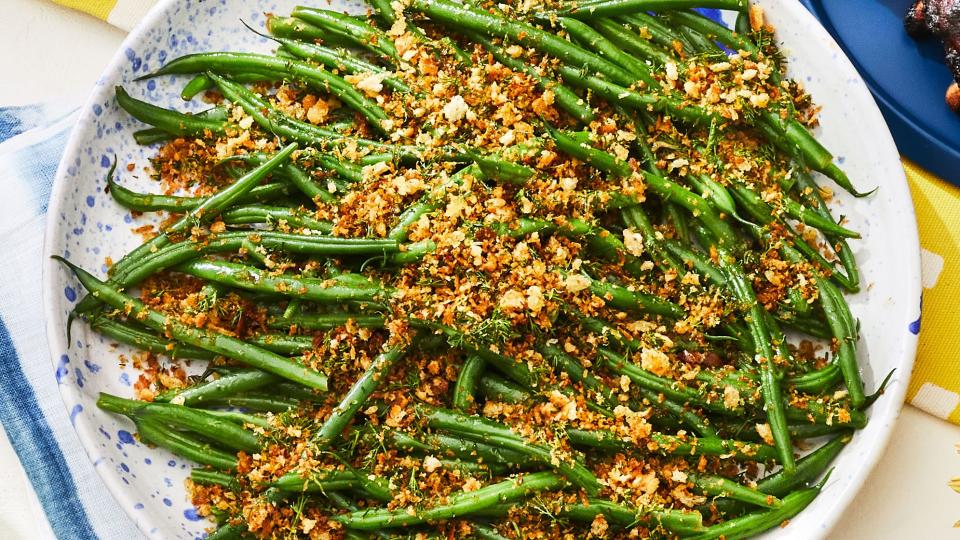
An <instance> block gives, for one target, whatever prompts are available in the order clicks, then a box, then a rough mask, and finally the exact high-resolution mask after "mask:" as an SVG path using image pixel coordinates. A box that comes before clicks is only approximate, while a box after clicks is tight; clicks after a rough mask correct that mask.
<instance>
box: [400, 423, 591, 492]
mask: <svg viewBox="0 0 960 540" xmlns="http://www.w3.org/2000/svg"><path fill="white" fill-rule="evenodd" d="M418 412H419V413H420V414H421V416H422V417H423V418H424V419H425V420H426V421H427V424H428V425H429V426H430V427H432V428H434V429H442V430H446V431H450V432H452V433H456V434H457V435H459V436H461V437H464V438H468V439H472V440H477V441H478V442H485V443H488V444H492V445H495V446H501V447H503V448H506V449H509V450H514V451H516V452H520V453H523V454H525V455H527V456H529V457H530V458H531V459H534V460H537V461H539V462H540V463H541V464H543V465H545V466H548V467H550V468H552V469H555V470H556V471H557V472H558V473H559V474H561V475H563V476H564V477H566V478H567V479H568V480H570V482H571V483H573V484H574V485H576V486H578V487H580V488H582V489H583V490H584V491H586V492H587V493H588V494H590V495H593V494H596V492H597V491H599V489H600V485H599V482H598V480H597V478H596V476H594V475H593V473H592V472H590V470H589V469H587V468H586V467H584V466H583V465H582V464H581V463H579V462H577V461H575V460H572V459H571V460H569V461H568V460H561V459H558V458H557V457H556V456H554V455H553V452H551V450H550V449H549V448H548V447H546V446H543V445H539V444H533V443H530V442H529V441H526V440H525V439H523V438H522V437H520V436H519V435H517V434H516V433H514V432H513V430H511V429H510V428H509V427H507V426H505V425H503V424H499V423H496V422H493V421H490V420H486V419H485V418H482V417H477V416H467V415H464V414H461V413H458V412H455V411H451V410H446V409H439V408H435V407H427V406H424V405H419V406H418Z"/></svg>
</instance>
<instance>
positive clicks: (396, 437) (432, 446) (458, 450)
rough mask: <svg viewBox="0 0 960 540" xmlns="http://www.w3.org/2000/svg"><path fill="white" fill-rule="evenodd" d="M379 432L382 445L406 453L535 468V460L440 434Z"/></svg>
mask: <svg viewBox="0 0 960 540" xmlns="http://www.w3.org/2000/svg"><path fill="white" fill-rule="evenodd" d="M382 433H383V438H384V442H386V443H388V444H390V445H391V446H395V447H397V448H400V449H403V450H406V451H412V452H423V453H435V454H437V455H438V456H441V457H447V456H449V457H454V458H456V459H460V460H464V461H475V462H478V463H485V464H488V465H509V466H512V467H520V468H527V467H533V466H535V465H537V462H536V461H534V460H533V459H531V458H530V457H528V456H526V455H524V454H523V453H520V452H515V451H513V450H508V449H506V448H501V447H498V446H493V445H489V444H485V443H482V442H477V441H473V440H466V439H462V438H459V437H454V436H451V435H445V434H443V433H434V434H431V435H425V436H423V438H422V439H417V438H414V437H413V436H412V435H409V434H407V433H404V432H402V431H397V430H385V431H383V432H382Z"/></svg>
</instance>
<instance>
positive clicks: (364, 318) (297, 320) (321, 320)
mask: <svg viewBox="0 0 960 540" xmlns="http://www.w3.org/2000/svg"><path fill="white" fill-rule="evenodd" d="M348 323H349V324H354V325H356V326H358V327H360V328H383V327H384V324H385V321H384V318H383V317H382V316H380V315H363V314H350V313H345V314H340V313H334V314H319V315H309V314H300V315H297V316H296V317H294V318H290V319H283V318H274V319H270V320H268V321H267V325H268V326H270V327H271V328H285V327H289V326H292V325H293V326H297V327H299V328H303V329H304V330H331V329H334V328H339V327H341V326H344V325H346V324H348Z"/></svg>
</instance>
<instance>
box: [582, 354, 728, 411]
mask: <svg viewBox="0 0 960 540" xmlns="http://www.w3.org/2000/svg"><path fill="white" fill-rule="evenodd" d="M599 352H600V356H599V360H600V361H601V362H602V363H603V366H604V367H606V368H607V369H609V370H610V371H612V372H614V373H616V374H617V375H621V376H626V377H627V378H629V379H630V380H631V381H633V383H634V384H636V385H638V386H642V387H643V388H646V389H647V390H650V391H652V392H656V393H658V394H663V395H664V396H666V397H667V398H668V399H670V400H673V401H676V402H677V403H691V404H693V405H697V406H701V407H703V408H705V409H707V410H710V411H713V412H716V413H719V414H725V415H739V414H742V412H743V409H742V408H741V407H733V408H727V406H726V404H724V403H722V402H716V401H707V400H704V399H703V398H702V397H701V396H700V394H699V393H698V392H697V391H696V390H694V389H692V388H686V387H682V386H679V385H677V384H676V383H675V382H674V381H673V379H668V378H666V377H659V376H657V375H654V374H653V373H650V372H648V371H646V370H644V369H642V368H640V367H639V366H637V365H635V364H633V363H632V362H630V361H629V360H628V359H626V358H624V357H623V356H620V355H619V354H617V353H615V352H613V351H611V350H609V349H603V348H601V349H599Z"/></svg>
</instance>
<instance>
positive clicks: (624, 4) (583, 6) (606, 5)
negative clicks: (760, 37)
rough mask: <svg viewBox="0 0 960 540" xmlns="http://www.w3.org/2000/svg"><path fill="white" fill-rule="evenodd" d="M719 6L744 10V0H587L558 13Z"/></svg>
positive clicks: (607, 13) (583, 14) (605, 14)
mask: <svg viewBox="0 0 960 540" xmlns="http://www.w3.org/2000/svg"><path fill="white" fill-rule="evenodd" d="M693 7H698V8H717V9H729V10H733V11H742V10H744V9H745V7H746V2H744V0H585V1H582V2H571V3H570V4H569V7H561V8H560V9H558V10H557V11H556V13H557V15H561V16H569V17H576V18H578V19H593V18H595V17H611V16H614V15H623V14H629V13H638V12H644V11H666V10H674V9H685V8H693Z"/></svg>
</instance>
